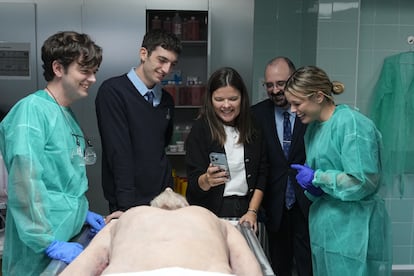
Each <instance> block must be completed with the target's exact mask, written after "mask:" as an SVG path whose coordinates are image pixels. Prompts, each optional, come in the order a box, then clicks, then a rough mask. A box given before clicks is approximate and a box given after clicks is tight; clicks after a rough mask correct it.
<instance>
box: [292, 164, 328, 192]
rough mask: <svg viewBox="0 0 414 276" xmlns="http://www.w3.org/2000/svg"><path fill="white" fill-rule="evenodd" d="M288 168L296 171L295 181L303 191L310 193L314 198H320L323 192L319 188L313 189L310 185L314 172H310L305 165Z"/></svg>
mask: <svg viewBox="0 0 414 276" xmlns="http://www.w3.org/2000/svg"><path fill="white" fill-rule="evenodd" d="M290 167H291V168H292V169H295V170H297V171H298V173H297V175H296V181H297V182H298V184H299V185H300V186H301V187H302V189H304V190H305V191H307V192H308V193H310V194H311V195H312V196H315V197H318V196H321V195H322V194H323V190H322V189H321V188H319V187H315V186H314V185H313V184H312V181H313V179H314V175H315V171H314V170H312V169H311V168H310V167H309V166H307V165H306V164H305V165H300V164H292V165H291V166H290Z"/></svg>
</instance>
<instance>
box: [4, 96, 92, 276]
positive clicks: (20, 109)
mask: <svg viewBox="0 0 414 276" xmlns="http://www.w3.org/2000/svg"><path fill="white" fill-rule="evenodd" d="M73 134H75V135H80V136H83V134H82V131H81V129H80V127H79V124H78V123H77V121H76V119H75V117H74V115H73V114H72V112H71V110H70V109H69V108H65V107H61V108H59V106H58V105H57V104H56V102H55V101H54V100H53V99H52V98H51V97H50V96H49V95H48V94H47V93H46V92H45V91H44V90H39V91H37V92H36V93H34V94H31V95H29V96H27V97H25V98H24V99H22V100H20V101H19V102H18V103H17V104H16V105H15V106H14V107H13V108H12V109H11V110H10V112H9V114H8V115H7V117H6V118H4V120H3V121H2V122H1V124H0V149H1V151H2V154H3V158H4V162H5V164H6V167H7V170H8V173H9V179H8V204H7V214H6V232H5V245H4V251H3V268H2V270H3V275H13V276H14V275H25V276H27V275H39V274H40V272H42V271H43V270H44V269H45V267H46V266H47V264H48V263H49V262H50V259H49V258H48V257H47V256H46V254H45V253H44V251H45V249H46V248H47V247H48V246H49V244H50V243H51V242H52V241H53V240H60V241H68V240H70V239H71V238H72V237H73V236H74V235H76V234H77V233H79V232H80V230H81V228H82V225H83V224H84V222H85V218H86V213H87V210H88V201H87V199H86V196H85V192H86V190H87V186H88V181H87V177H86V170H85V165H84V163H83V162H82V160H83V159H82V158H78V157H77V156H76V155H75V156H73V154H72V153H73V151H74V150H75V151H76V149H77V148H78V146H77V144H76V142H77V141H76V140H77V139H76V136H74V135H73ZM78 141H79V142H80V146H81V149H82V148H83V147H84V146H85V143H84V140H82V139H78Z"/></svg>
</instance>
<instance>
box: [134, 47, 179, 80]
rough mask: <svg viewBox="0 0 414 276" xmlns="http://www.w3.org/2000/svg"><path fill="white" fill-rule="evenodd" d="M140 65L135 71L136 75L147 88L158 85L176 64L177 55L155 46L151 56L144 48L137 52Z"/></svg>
mask: <svg viewBox="0 0 414 276" xmlns="http://www.w3.org/2000/svg"><path fill="white" fill-rule="evenodd" d="M139 57H140V60H141V64H140V65H139V66H138V67H137V68H136V69H135V72H136V74H137V75H138V76H139V78H140V79H141V80H142V81H143V82H144V84H145V85H146V86H147V87H148V88H153V87H154V85H156V84H157V83H160V82H161V81H162V80H163V79H164V77H165V76H166V75H168V74H169V73H170V72H171V70H172V69H173V68H174V66H175V65H176V64H177V62H178V55H177V54H176V53H175V52H174V51H169V50H166V49H164V48H162V47H161V46H157V47H156V48H155V49H154V50H153V51H152V52H151V54H149V52H148V50H147V49H146V48H143V47H142V48H141V49H140V50H139Z"/></svg>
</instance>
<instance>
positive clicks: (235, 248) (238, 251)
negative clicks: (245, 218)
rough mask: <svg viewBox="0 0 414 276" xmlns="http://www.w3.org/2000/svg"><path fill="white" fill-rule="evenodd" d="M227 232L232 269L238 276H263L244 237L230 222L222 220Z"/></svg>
mask: <svg viewBox="0 0 414 276" xmlns="http://www.w3.org/2000/svg"><path fill="white" fill-rule="evenodd" d="M222 223H224V224H225V228H226V232H227V237H226V241H227V246H228V248H229V254H230V259H229V263H230V267H231V269H232V273H233V274H235V275H237V276H252V275H263V273H262V270H261V268H260V264H259V262H258V261H257V259H256V256H255V255H254V253H253V251H252V250H251V249H250V247H249V245H248V244H247V242H246V240H245V239H244V237H243V235H242V234H241V233H240V232H239V231H238V230H237V229H236V227H235V226H233V225H232V224H231V223H229V222H228V221H225V220H222Z"/></svg>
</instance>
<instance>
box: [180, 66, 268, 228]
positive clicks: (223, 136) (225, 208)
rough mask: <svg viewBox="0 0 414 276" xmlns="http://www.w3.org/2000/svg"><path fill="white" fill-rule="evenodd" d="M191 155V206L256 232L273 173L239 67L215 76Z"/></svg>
mask: <svg viewBox="0 0 414 276" xmlns="http://www.w3.org/2000/svg"><path fill="white" fill-rule="evenodd" d="M186 152H187V153H186V166H187V175H188V187H187V194H186V196H187V200H188V201H189V203H190V204H192V205H199V206H203V207H205V208H207V209H209V210H210V211H212V212H213V213H215V214H216V215H217V216H219V217H226V218H230V217H236V218H240V221H239V222H240V223H243V222H245V221H247V222H248V223H250V225H251V226H252V227H253V229H254V230H257V212H258V209H259V207H260V204H261V201H262V198H263V191H264V189H265V185H266V177H267V170H268V163H267V157H266V148H265V142H264V140H263V136H262V132H261V130H260V129H259V127H258V126H257V125H256V124H255V123H254V121H253V119H252V117H251V114H250V102H249V96H248V93H247V89H246V86H245V84H244V82H243V79H242V78H241V76H240V75H239V73H238V72H237V71H236V70H235V69H233V68H229V67H223V68H221V69H218V70H217V71H215V72H214V73H213V74H212V75H211V76H210V78H209V80H208V83H207V91H206V94H205V98H204V104H203V106H202V107H201V108H200V114H199V116H198V118H197V120H196V121H195V122H194V124H193V127H192V129H191V132H190V134H189V135H188V138H187V140H186ZM214 160H217V161H220V163H222V164H216V165H215V162H214ZM226 162H227V164H225V163H226ZM223 163H224V164H223ZM226 165H227V168H226Z"/></svg>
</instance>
